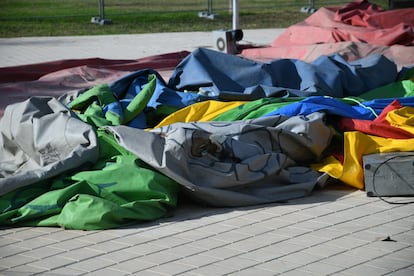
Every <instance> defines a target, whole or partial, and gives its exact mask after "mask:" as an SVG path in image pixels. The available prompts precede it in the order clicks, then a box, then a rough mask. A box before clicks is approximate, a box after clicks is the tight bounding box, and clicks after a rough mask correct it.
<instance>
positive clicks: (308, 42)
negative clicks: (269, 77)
mask: <svg viewBox="0 0 414 276" xmlns="http://www.w3.org/2000/svg"><path fill="white" fill-rule="evenodd" d="M309 34H312V35H309ZM413 45H414V8H406V9H395V10H383V9H381V8H380V7H379V6H377V5H375V4H372V3H370V2H368V1H360V0H359V1H354V2H350V3H348V4H347V5H345V6H343V7H328V8H325V7H322V8H319V9H318V10H317V11H316V12H315V13H313V14H312V15H310V16H309V17H308V18H306V19H305V20H304V21H302V22H299V23H297V24H294V25H292V26H290V27H288V28H287V29H286V30H285V31H284V32H283V33H282V34H281V35H279V36H278V37H276V38H275V39H274V40H273V42H272V43H271V44H270V45H268V46H266V47H260V48H247V49H243V50H242V52H241V55H242V56H244V57H246V58H251V59H259V60H264V59H267V60H269V59H277V58H296V59H300V60H303V61H307V62H312V61H314V60H315V59H317V58H318V57H319V56H321V55H333V54H339V55H341V57H343V58H344V59H345V60H347V61H352V60H356V59H360V58H362V57H365V56H368V55H371V54H375V53H376V54H380V55H384V56H386V57H387V58H389V59H391V60H393V61H394V62H395V63H396V64H397V67H398V68H399V69H401V68H403V67H404V66H411V65H412V64H414V47H411V46H413Z"/></svg>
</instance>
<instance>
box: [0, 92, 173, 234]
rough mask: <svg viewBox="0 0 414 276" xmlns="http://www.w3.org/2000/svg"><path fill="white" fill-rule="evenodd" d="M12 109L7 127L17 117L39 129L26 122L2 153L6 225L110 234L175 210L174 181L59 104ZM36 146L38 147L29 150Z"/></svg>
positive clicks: (1, 221)
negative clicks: (116, 229) (48, 227)
mask: <svg viewBox="0 0 414 276" xmlns="http://www.w3.org/2000/svg"><path fill="white" fill-rule="evenodd" d="M33 103H35V104H33ZM12 107H13V106H11V107H10V108H9V109H7V110H6V113H5V117H4V118H3V120H2V121H1V122H2V123H4V122H7V121H8V118H11V117H13V116H12V115H14V117H15V118H18V117H21V118H26V119H28V120H29V121H30V119H31V118H33V122H34V123H33V125H31V124H30V123H29V122H28V121H24V120H22V123H23V126H22V128H24V129H25V130H26V131H25V132H24V133H22V131H20V133H19V134H20V135H18V136H13V138H14V139H12V140H10V139H7V140H5V141H4V142H5V143H4V144H3V145H2V147H1V148H0V153H1V154H0V157H1V158H0V169H1V170H0V172H1V176H2V177H1V178H0V183H1V187H0V188H1V189H0V191H1V194H2V196H1V197H0V210H1V213H0V225H28V226H60V227H64V228H67V229H84V230H93V229H107V228H114V227H119V226H122V225H126V224H129V223H136V222H137V221H149V220H154V219H157V218H160V217H162V216H164V215H165V214H166V213H167V211H168V210H169V209H170V208H172V207H175V206H176V203H177V197H178V187H179V186H178V185H177V183H176V182H174V181H173V180H172V179H170V178H168V177H166V176H164V175H162V174H161V173H159V172H157V171H154V170H153V169H152V168H151V167H149V166H148V165H147V164H145V163H143V162H142V161H140V160H139V159H138V158H137V157H136V156H135V155H133V154H131V153H130V152H128V151H127V150H125V149H123V148H122V147H121V146H119V144H118V143H116V141H115V140H114V139H113V137H112V136H111V135H109V134H107V133H105V131H102V130H98V131H97V133H96V134H95V132H94V131H93V129H92V127H91V126H88V125H86V124H85V123H83V122H82V121H80V120H79V119H78V118H76V117H70V116H67V115H66V116H65V115H64V114H65V111H66V112H67V113H70V112H69V111H68V110H67V109H65V108H64V107H63V106H62V105H61V104H60V103H58V102H56V100H53V99H50V98H33V99H31V100H30V101H29V102H28V103H22V104H16V107H14V110H13V111H12ZM18 107H20V108H18ZM62 110H64V111H62ZM18 111H20V112H22V113H20V114H19V112H18ZM9 112H10V113H9ZM62 113H63V115H62ZM33 114H34V115H35V116H32V117H31V115H33ZM41 114H44V116H41ZM66 117H70V118H66ZM38 122H39V123H38ZM9 127H10V125H9ZM13 128H15V127H13ZM1 130H2V131H3V132H2V135H1V136H0V137H5V134H7V132H6V131H4V128H2V129H1ZM6 130H7V129H6ZM13 134H16V133H13ZM22 141H23V142H22ZM12 142H14V143H13V144H12ZM33 142H34V145H31V146H32V147H33V146H34V147H35V148H32V147H30V146H28V145H30V144H32V143H33ZM19 147H21V148H19ZM43 147H45V149H47V151H46V150H42V149H43ZM37 149H40V150H37ZM12 153H14V154H15V156H14V157H16V159H14V158H11V157H12V156H11V154H12ZM36 153H37V154H36ZM12 165H13V167H12ZM18 166H19V168H18V169H17V167H18ZM7 169H9V170H11V171H10V172H9V171H7ZM13 169H15V170H16V172H14V171H13ZM5 173H9V175H5Z"/></svg>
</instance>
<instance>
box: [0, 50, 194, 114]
mask: <svg viewBox="0 0 414 276" xmlns="http://www.w3.org/2000/svg"><path fill="white" fill-rule="evenodd" d="M189 53H190V52H187V51H181V52H175V53H169V54H162V55H156V56H150V57H146V58H142V59H137V60H109V59H100V58H90V59H75V60H58V61H52V62H45V63H38V64H29V65H22V66H14V67H3V68H0V118H1V117H2V116H3V112H4V109H5V108H6V106H7V105H9V104H13V103H16V102H21V101H24V100H26V99H28V98H30V97H32V96H53V97H60V96H62V95H64V94H66V93H69V92H74V91H79V90H82V89H85V88H90V87H92V86H95V85H98V84H101V83H110V82H112V81H115V80H117V79H119V78H120V77H122V76H124V75H125V74H128V73H129V72H133V71H137V70H140V69H147V68H151V69H154V70H157V72H159V73H160V75H161V76H162V77H163V78H165V79H168V78H169V76H170V75H171V72H172V71H173V69H174V68H175V67H176V66H177V65H178V63H179V62H180V61H181V60H183V59H184V58H185V57H186V56H187V55H188V54H189Z"/></svg>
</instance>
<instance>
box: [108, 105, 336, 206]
mask: <svg viewBox="0 0 414 276" xmlns="http://www.w3.org/2000/svg"><path fill="white" fill-rule="evenodd" d="M324 117H325V115H324V114H323V113H313V114H310V115H308V116H295V117H290V118H289V117H283V116H273V117H267V118H260V119H254V120H245V121H236V122H192V123H174V124H171V125H168V126H165V127H161V128H157V129H153V130H152V131H145V130H141V129H135V128H130V127H126V126H114V127H107V129H108V130H109V131H111V132H112V133H113V134H114V136H115V137H116V138H117V140H118V141H119V143H120V145H122V146H123V147H125V148H126V149H128V150H129V151H131V152H133V153H135V154H136V155H137V156H138V157H139V158H140V159H142V160H143V161H144V162H146V163H148V164H150V165H151V166H152V167H154V168H155V169H157V170H159V171H160V172H162V173H164V174H165V175H167V176H169V177H171V178H172V179H174V180H175V181H177V182H178V183H180V184H181V185H183V186H184V187H185V188H186V189H185V190H186V191H187V192H189V195H190V197H191V198H194V199H197V200H199V201H201V202H204V203H207V204H210V205H214V206H242V205H251V204H260V203H269V202H276V201H284V200H288V199H292V198H297V197H302V196H306V195H308V194H309V193H310V192H311V191H312V190H313V189H314V188H315V186H316V185H317V184H318V182H319V181H320V180H321V179H324V175H322V174H320V173H318V172H316V171H313V170H311V169H310V168H309V167H308V166H307V165H309V163H308V162H312V161H315V160H317V159H318V158H320V157H321V155H322V154H323V151H324V150H325V149H326V147H327V146H328V145H329V143H330V140H331V138H332V135H333V133H332V130H331V129H330V128H329V127H328V126H327V125H326V124H325V122H324Z"/></svg>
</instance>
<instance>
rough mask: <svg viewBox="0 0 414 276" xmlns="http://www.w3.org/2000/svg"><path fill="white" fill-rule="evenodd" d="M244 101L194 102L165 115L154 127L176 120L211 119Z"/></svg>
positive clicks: (203, 120) (199, 120) (201, 120)
mask: <svg viewBox="0 0 414 276" xmlns="http://www.w3.org/2000/svg"><path fill="white" fill-rule="evenodd" d="M245 103H246V102H245V101H233V102H220V101H214V100H209V101H205V102H200V103H195V104H192V105H190V106H187V107H184V108H181V109H180V110H178V111H176V112H174V113H172V114H170V115H169V116H167V117H165V118H164V119H163V120H162V121H161V122H160V123H159V124H158V125H157V126H155V127H154V128H158V127H162V126H166V125H170V124H173V123H176V122H184V123H185V122H196V121H198V122H206V121H211V120H213V119H214V118H215V117H217V116H218V115H220V114H222V113H223V112H226V111H228V110H231V109H233V108H236V107H238V106H240V105H242V104H245Z"/></svg>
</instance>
